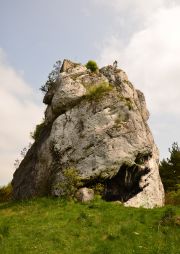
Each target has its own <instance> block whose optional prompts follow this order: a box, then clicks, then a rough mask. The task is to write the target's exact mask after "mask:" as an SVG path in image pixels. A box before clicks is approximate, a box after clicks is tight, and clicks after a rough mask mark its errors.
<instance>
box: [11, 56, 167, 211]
mask: <svg viewBox="0 0 180 254" xmlns="http://www.w3.org/2000/svg"><path fill="white" fill-rule="evenodd" d="M61 71H62V72H61V74H60V79H59V81H58V82H57V83H56V84H55V85H54V87H53V88H52V89H51V90H50V91H48V92H47V94H46V95H45V99H44V102H45V103H46V104H48V106H47V109H46V113H45V128H44V130H43V133H42V135H41V136H40V138H39V140H37V141H36V142H35V144H34V145H33V147H32V148H31V149H30V151H29V152H28V154H27V156H26V158H25V159H24V160H23V161H22V163H21V165H20V167H19V168H18V170H17V171H16V172H15V174H14V179H13V188H14V197H15V198H16V199H21V198H28V197H31V196H34V195H45V194H46V193H51V194H52V195H56V194H57V190H55V188H54V184H55V183H57V181H62V179H63V178H62V177H60V178H58V177H59V175H61V174H62V172H64V170H66V169H67V168H70V167H73V168H75V169H76V170H77V171H78V172H79V175H80V177H81V179H82V181H83V182H84V187H86V185H88V186H90V185H91V183H93V184H95V183H98V182H101V183H102V184H103V186H104V194H103V197H104V198H105V199H107V200H120V201H122V202H124V204H125V205H126V206H136V207H139V206H144V207H147V208H152V207H155V206H162V205H163V203H164V190H163V186H162V183H161V179H160V177H159V171H158V160H159V155H158V149H157V147H156V145H155V143H154V140H153V136H152V134H151V131H150V129H149V127H148V125H147V120H148V118H149V112H148V111H147V109H146V103H145V98H144V95H143V93H142V92H140V91H139V90H136V89H135V88H134V87H133V85H132V84H131V83H130V82H129V80H128V77H127V75H126V74H125V72H124V71H122V70H120V69H114V68H113V67H112V66H106V67H103V68H102V69H100V71H99V73H91V72H90V71H89V70H87V69H86V67H85V66H83V65H80V64H74V63H71V62H67V60H66V61H65V62H64V65H63V67H62V70H61ZM104 83H106V84H107V83H109V84H110V86H111V89H109V90H108V91H107V92H104V93H102V94H100V96H99V97H98V98H95V99H94V100H93V99H92V98H91V99H89V97H88V96H87V94H88V91H89V88H90V87H95V86H97V87H98V86H99V85H100V84H101V85H102V84H104ZM46 126H47V127H46ZM58 179H59V180H58ZM59 193H61V192H59Z"/></svg>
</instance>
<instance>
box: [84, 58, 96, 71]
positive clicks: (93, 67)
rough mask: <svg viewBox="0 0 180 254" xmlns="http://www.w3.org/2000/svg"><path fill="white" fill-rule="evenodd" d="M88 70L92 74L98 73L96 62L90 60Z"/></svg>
mask: <svg viewBox="0 0 180 254" xmlns="http://www.w3.org/2000/svg"><path fill="white" fill-rule="evenodd" d="M86 68H87V69H89V70H91V71H92V72H96V71H97V70H98V69H99V68H98V65H97V63H96V62H95V61H93V60H89V61H88V62H87V64H86Z"/></svg>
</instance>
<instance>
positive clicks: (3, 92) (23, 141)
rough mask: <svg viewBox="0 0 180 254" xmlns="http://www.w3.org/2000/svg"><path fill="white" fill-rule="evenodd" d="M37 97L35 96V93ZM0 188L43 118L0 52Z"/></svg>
mask: <svg viewBox="0 0 180 254" xmlns="http://www.w3.org/2000/svg"><path fill="white" fill-rule="evenodd" d="M36 93H37V92H36ZM0 98H1V99H0V119H1V124H0V185H1V184H6V183H7V182H8V181H10V180H11V179H12V174H13V171H14V166H13V164H14V161H15V159H16V158H17V157H19V154H20V151H21V149H22V148H23V147H25V146H27V145H28V143H29V140H30V135H29V134H30V132H31V131H32V130H33V129H34V127H35V125H36V124H37V123H39V122H40V121H41V119H42V117H43V113H42V112H43V108H42V106H41V104H39V103H38V102H37V101H38V100H37V95H36V94H35V92H34V91H33V90H32V89H31V88H30V86H29V85H28V84H27V83H26V81H25V80H24V78H23V77H22V75H21V74H20V73H19V72H17V71H16V70H15V69H14V68H13V67H11V66H10V65H9V64H8V63H7V62H6V57H5V54H4V52H3V50H2V49H0Z"/></svg>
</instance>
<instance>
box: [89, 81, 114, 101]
mask: <svg viewBox="0 0 180 254" xmlns="http://www.w3.org/2000/svg"><path fill="white" fill-rule="evenodd" d="M111 90H112V86H111V85H110V84H109V83H106V82H103V83H100V84H98V85H94V86H90V87H89V88H87V93H86V98H87V99H88V100H89V101H93V100H98V99H100V98H101V97H102V96H104V95H105V94H107V93H108V92H109V91H111Z"/></svg>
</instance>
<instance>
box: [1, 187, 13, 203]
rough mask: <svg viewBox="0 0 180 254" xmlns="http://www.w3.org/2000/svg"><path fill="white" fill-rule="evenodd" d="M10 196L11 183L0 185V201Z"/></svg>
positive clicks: (6, 199)
mask: <svg viewBox="0 0 180 254" xmlns="http://www.w3.org/2000/svg"><path fill="white" fill-rule="evenodd" d="M11 197H12V185H11V183H9V184H8V185H6V186H3V187H0V202H5V201H8V200H10V199H11Z"/></svg>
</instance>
